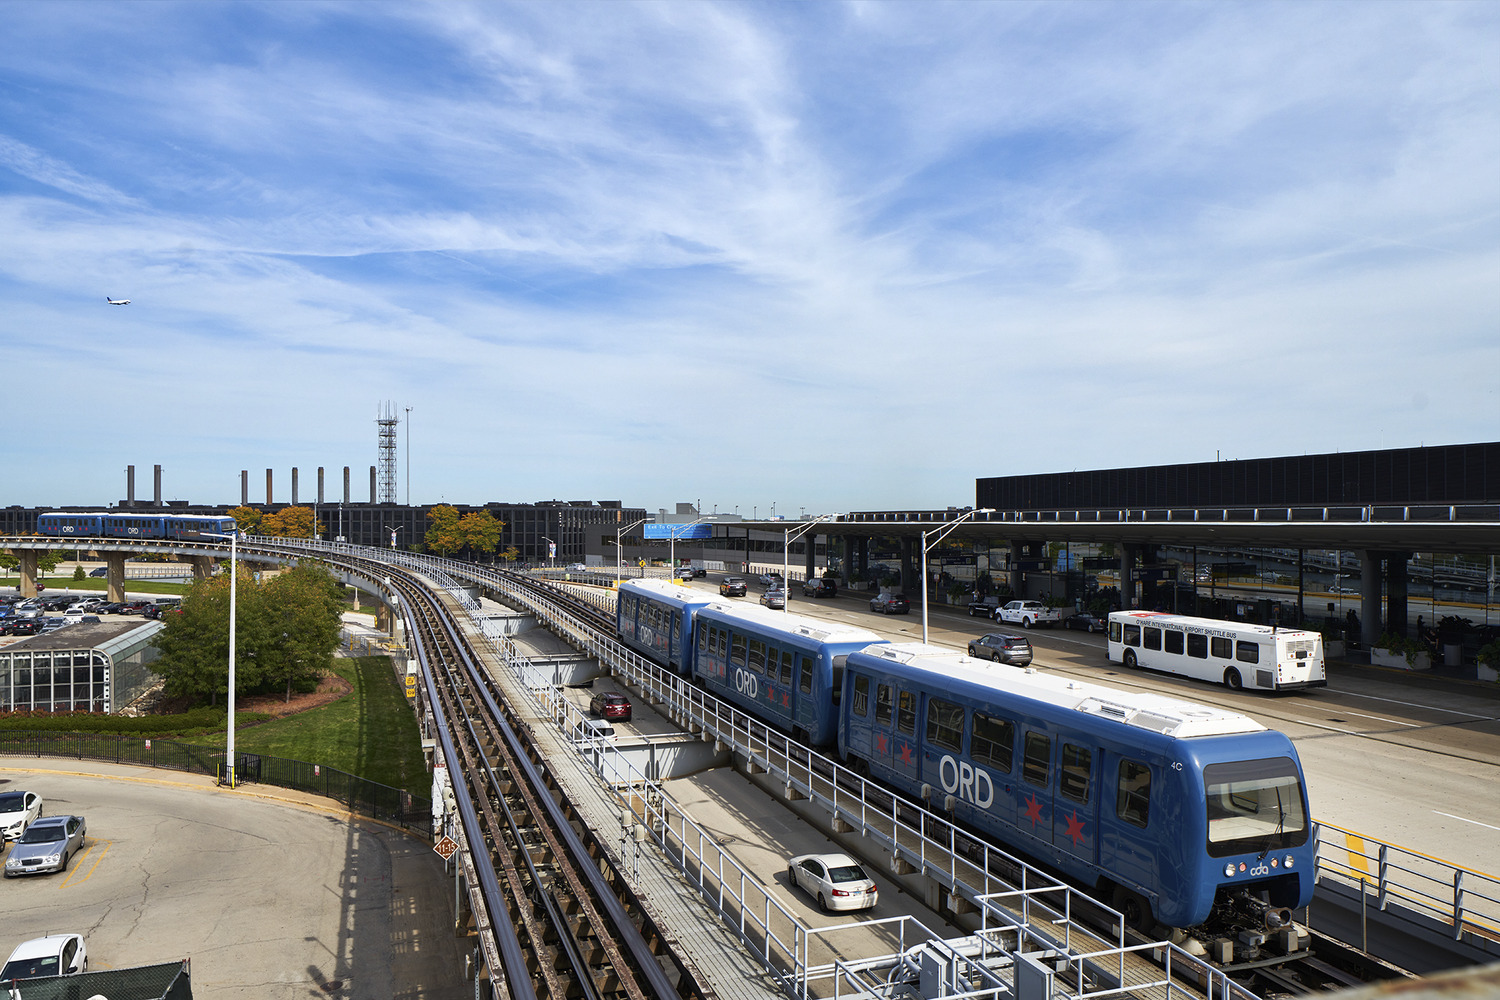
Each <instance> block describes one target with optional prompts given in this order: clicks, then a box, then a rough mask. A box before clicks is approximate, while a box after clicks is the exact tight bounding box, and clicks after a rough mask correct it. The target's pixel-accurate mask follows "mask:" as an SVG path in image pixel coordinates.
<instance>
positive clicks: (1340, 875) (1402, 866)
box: [1313, 823, 1500, 941]
mask: <svg viewBox="0 0 1500 1000" xmlns="http://www.w3.org/2000/svg"><path fill="white" fill-rule="evenodd" d="M1313 837H1314V838H1315V843H1316V846H1317V864H1318V867H1317V878H1318V881H1319V882H1324V881H1328V882H1333V883H1337V884H1341V885H1343V886H1345V887H1347V888H1349V889H1353V890H1356V891H1357V892H1358V893H1359V895H1360V897H1361V900H1362V902H1366V903H1370V904H1373V905H1374V906H1375V908H1376V909H1378V910H1382V911H1386V912H1393V911H1397V912H1399V911H1401V910H1405V911H1408V912H1411V913H1414V914H1417V915H1419V916H1421V917H1425V918H1427V919H1428V920H1430V921H1432V922H1435V923H1437V924H1438V925H1440V926H1442V927H1444V928H1446V929H1447V931H1448V933H1449V934H1451V935H1452V936H1453V939H1454V940H1455V941H1457V940H1462V939H1463V937H1464V936H1465V935H1466V934H1473V935H1477V936H1479V937H1482V938H1485V939H1487V940H1491V941H1493V940H1496V939H1500V879H1497V878H1496V877H1495V876H1493V875H1488V874H1485V873H1484V872H1480V871H1475V870H1474V869H1472V868H1464V867H1462V866H1460V865H1455V864H1453V863H1452V862H1448V861H1444V860H1442V859H1440V858H1434V857H1432V856H1431V855H1427V854H1421V853H1419V852H1417V851H1411V850H1407V849H1406V848H1404V847H1397V846H1395V845H1393V844H1386V843H1382V842H1380V841H1378V840H1372V839H1370V838H1368V837H1365V836H1363V835H1361V834H1358V833H1355V832H1353V831H1352V830H1345V829H1343V828H1342V827H1337V826H1333V825H1331V824H1328V823H1314V825H1313Z"/></svg>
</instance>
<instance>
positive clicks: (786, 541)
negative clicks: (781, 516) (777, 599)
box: [781, 508, 844, 611]
mask: <svg viewBox="0 0 1500 1000" xmlns="http://www.w3.org/2000/svg"><path fill="white" fill-rule="evenodd" d="M803 509H804V510H805V509H806V508H803ZM843 516H844V515H842V514H818V515H817V516H815V517H814V518H813V519H812V520H811V521H805V522H803V524H802V525H801V526H800V527H797V528H783V529H781V533H782V535H783V538H782V541H781V589H782V590H783V591H785V594H784V595H783V596H784V597H785V598H786V600H784V601H782V602H781V610H782V611H789V610H790V608H789V607H788V605H789V604H791V603H792V588H791V586H790V585H789V584H788V583H787V581H788V580H790V579H791V577H789V576H788V575H787V571H788V570H789V569H790V568H791V565H790V564H791V555H790V553H791V551H792V542H793V541H794V540H795V539H798V538H801V537H802V536H803V535H805V534H807V533H808V532H809V531H811V530H812V529H813V528H815V527H817V526H818V525H820V524H826V523H827V522H829V521H836V520H838V519H839V518H841V517H843Z"/></svg>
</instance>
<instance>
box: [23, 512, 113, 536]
mask: <svg viewBox="0 0 1500 1000" xmlns="http://www.w3.org/2000/svg"><path fill="white" fill-rule="evenodd" d="M108 516H109V515H107V514H105V513H104V512H102V511H100V512H96V513H92V514H67V513H63V512H61V511H55V512H53V513H50V514H38V515H37V519H36V530H37V534H40V535H48V536H50V537H53V538H98V537H99V536H101V535H103V534H104V519H105V518H106V517H108Z"/></svg>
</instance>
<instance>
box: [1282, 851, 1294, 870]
mask: <svg viewBox="0 0 1500 1000" xmlns="http://www.w3.org/2000/svg"><path fill="white" fill-rule="evenodd" d="M1282 865H1283V866H1284V867H1286V869H1287V870H1288V871H1290V870H1291V867H1292V856H1291V855H1290V854H1288V855H1287V856H1286V860H1285V861H1283V862H1282Z"/></svg>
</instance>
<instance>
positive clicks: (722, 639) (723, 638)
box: [714, 628, 729, 659]
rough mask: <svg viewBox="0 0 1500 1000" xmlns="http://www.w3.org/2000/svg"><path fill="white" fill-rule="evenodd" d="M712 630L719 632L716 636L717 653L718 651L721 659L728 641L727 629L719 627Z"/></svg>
mask: <svg viewBox="0 0 1500 1000" xmlns="http://www.w3.org/2000/svg"><path fill="white" fill-rule="evenodd" d="M714 631H716V632H718V633H719V636H718V653H719V658H720V659H723V658H724V650H725V648H726V645H727V644H728V642H729V633H728V631H727V630H726V629H722V628H721V629H715V630H714Z"/></svg>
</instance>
